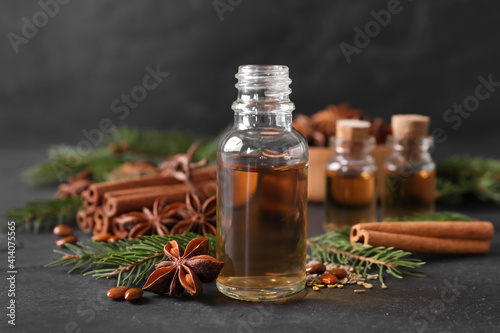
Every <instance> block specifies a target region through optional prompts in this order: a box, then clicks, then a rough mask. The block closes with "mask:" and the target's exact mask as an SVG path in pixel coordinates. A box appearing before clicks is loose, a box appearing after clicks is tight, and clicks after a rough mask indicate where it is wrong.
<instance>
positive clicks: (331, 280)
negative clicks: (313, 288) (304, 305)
mask: <svg viewBox="0 0 500 333" xmlns="http://www.w3.org/2000/svg"><path fill="white" fill-rule="evenodd" d="M319 280H320V281H321V282H323V283H324V284H335V283H337V282H338V281H339V279H337V277H336V276H335V275H333V274H329V273H324V274H321V275H320V276H319Z"/></svg>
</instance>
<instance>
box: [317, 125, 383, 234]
mask: <svg viewBox="0 0 500 333" xmlns="http://www.w3.org/2000/svg"><path fill="white" fill-rule="evenodd" d="M336 126H337V128H336V137H335V140H334V149H335V154H334V155H333V157H332V159H331V160H330V161H329V162H328V163H327V165H326V201H325V213H326V216H325V222H324V228H325V230H332V229H337V228H341V227H345V226H348V225H354V224H356V223H360V222H374V221H377V207H376V201H377V191H376V188H375V179H376V171H377V165H376V164H375V160H374V158H373V157H371V156H370V151H371V150H372V149H373V147H374V146H375V140H374V138H372V137H370V123H369V122H367V121H363V120H350V119H344V120H339V121H337V125H336Z"/></svg>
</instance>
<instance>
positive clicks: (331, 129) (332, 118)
mask: <svg viewBox="0 0 500 333" xmlns="http://www.w3.org/2000/svg"><path fill="white" fill-rule="evenodd" d="M362 115H363V111H362V110H358V109H353V108H352V107H351V106H350V105H349V103H342V104H339V105H328V106H327V107H326V109H325V110H321V111H318V112H316V113H315V114H313V115H312V117H311V120H312V122H313V124H314V127H315V129H316V130H317V131H319V132H321V133H322V134H323V135H324V136H325V137H326V138H329V137H331V136H335V130H336V125H337V120H340V119H361V117H362Z"/></svg>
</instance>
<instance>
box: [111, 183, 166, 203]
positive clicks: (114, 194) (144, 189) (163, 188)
mask: <svg viewBox="0 0 500 333" xmlns="http://www.w3.org/2000/svg"><path fill="white" fill-rule="evenodd" d="M170 187H171V186H166V185H165V186H146V187H137V188H130V189H125V190H117V191H111V192H106V193H104V197H103V202H105V201H106V199H109V198H110V197H121V196H125V195H132V194H142V193H153V192H164V191H168V189H169V188H170Z"/></svg>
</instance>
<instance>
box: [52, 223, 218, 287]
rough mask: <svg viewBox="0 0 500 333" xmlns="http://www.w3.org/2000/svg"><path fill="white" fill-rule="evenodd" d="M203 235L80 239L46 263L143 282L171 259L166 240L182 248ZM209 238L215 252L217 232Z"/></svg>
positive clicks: (122, 280)
mask: <svg viewBox="0 0 500 333" xmlns="http://www.w3.org/2000/svg"><path fill="white" fill-rule="evenodd" d="M197 237H203V236H200V235H198V234H195V233H191V232H186V233H184V234H183V235H176V236H170V235H164V236H158V235H153V236H140V238H138V239H128V240H121V241H118V242H115V243H111V244H108V243H106V242H92V241H88V242H78V243H77V245H71V244H67V245H66V246H67V247H68V250H69V251H71V252H70V253H69V252H65V251H62V250H54V252H56V253H58V254H61V255H62V256H63V257H62V258H60V259H57V260H54V261H53V262H51V263H49V264H47V265H46V267H54V266H72V268H71V269H70V270H69V271H68V273H73V272H76V271H80V272H81V273H83V275H84V276H93V277H95V278H97V279H103V278H108V279H113V278H116V279H117V280H118V281H117V286H120V285H127V286H130V285H131V284H133V285H139V284H140V283H141V282H143V280H144V279H146V278H147V277H148V276H149V274H150V273H151V272H152V271H153V270H154V267H155V265H156V264H157V263H159V262H160V261H164V260H168V258H167V257H166V256H165V254H164V252H163V248H164V246H165V244H167V242H169V241H173V240H175V241H177V242H178V243H179V245H180V246H181V247H182V248H185V247H186V246H187V244H188V243H189V242H190V241H191V240H192V239H194V238H197ZM206 237H207V238H208V239H209V254H210V255H215V236H212V235H208V236H206Z"/></svg>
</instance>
